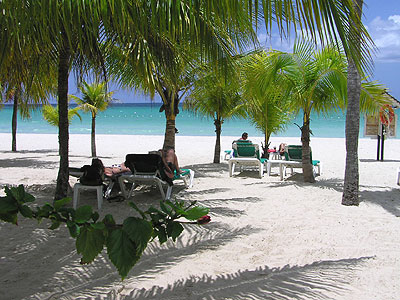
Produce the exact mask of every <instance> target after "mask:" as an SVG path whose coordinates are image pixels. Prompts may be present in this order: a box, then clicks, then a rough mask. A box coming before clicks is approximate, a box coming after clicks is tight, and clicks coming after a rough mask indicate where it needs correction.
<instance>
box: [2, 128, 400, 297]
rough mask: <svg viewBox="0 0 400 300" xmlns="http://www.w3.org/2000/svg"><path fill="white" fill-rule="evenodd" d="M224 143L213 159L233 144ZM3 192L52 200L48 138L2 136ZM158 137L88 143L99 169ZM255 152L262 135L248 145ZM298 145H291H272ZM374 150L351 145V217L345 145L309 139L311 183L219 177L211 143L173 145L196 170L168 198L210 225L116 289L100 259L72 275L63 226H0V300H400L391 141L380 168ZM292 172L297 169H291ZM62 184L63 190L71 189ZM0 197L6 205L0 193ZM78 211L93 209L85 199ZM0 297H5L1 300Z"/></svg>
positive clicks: (54, 160)
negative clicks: (14, 189) (356, 190)
mask: <svg viewBox="0 0 400 300" xmlns="http://www.w3.org/2000/svg"><path fill="white" fill-rule="evenodd" d="M236 138H237V137H225V136H224V137H222V141H221V147H222V148H221V149H222V151H223V150H227V149H230V146H231V143H232V140H233V139H236ZM0 140H1V141H2V142H1V144H0V167H1V170H2V172H1V174H0V186H3V185H5V184H11V185H18V184H21V183H22V184H24V185H25V186H26V187H27V189H28V190H29V192H30V193H32V194H33V195H34V196H35V197H36V198H37V202H38V203H41V204H43V203H45V202H51V201H52V198H53V195H54V188H55V180H56V177H57V173H58V165H59V156H58V136H57V135H56V134H18V135H17V143H18V145H17V149H18V150H19V152H17V153H13V152H11V151H10V148H11V134H0ZM163 140H164V136H137V135H131V136H124V135H96V146H97V151H98V155H99V157H100V158H101V159H102V161H103V162H104V163H105V165H111V164H114V163H120V162H122V161H123V160H124V158H125V155H126V154H128V153H147V152H148V151H152V150H157V149H159V148H160V147H161V146H162V143H163ZM250 140H252V141H253V142H254V143H260V142H261V141H262V138H261V137H252V136H250ZM281 142H285V143H288V144H300V137H297V138H286V137H273V138H271V146H278V145H279V144H280V143H281ZM376 142H377V141H376V140H371V139H360V141H359V161H360V163H359V169H360V197H361V200H362V202H361V203H360V206H359V207H345V206H343V205H341V195H342V189H343V178H344V167H345V139H344V138H332V139H329V138H313V137H311V147H312V151H313V159H318V160H320V161H321V164H322V169H321V171H322V174H321V176H319V177H317V178H316V181H317V182H316V183H315V184H308V183H304V182H303V181H302V176H301V174H294V175H293V176H287V177H286V179H285V180H284V181H280V180H279V176H278V175H277V170H276V169H273V170H272V174H271V176H268V175H267V174H266V173H265V174H264V176H263V178H262V179H259V178H257V176H256V175H255V173H256V172H251V171H245V172H243V173H239V172H236V173H235V175H234V176H233V177H229V175H228V164H227V162H226V161H223V162H222V163H221V164H213V163H212V160H213V155H214V145H215V137H211V136H208V137H198V136H189V137H183V136H179V135H178V136H177V137H176V151H177V155H178V158H179V163H180V166H181V167H189V168H191V169H193V170H194V171H195V178H194V186H193V188H191V189H184V188H183V186H181V185H176V186H174V188H173V197H174V198H176V199H178V200H183V201H194V200H195V201H198V204H199V205H203V206H206V207H209V208H210V216H211V222H210V223H209V224H207V225H205V226H193V227H190V226H185V231H184V233H183V234H182V236H181V237H179V239H178V241H177V242H176V243H172V242H167V243H166V244H163V245H159V243H158V241H154V242H152V243H151V245H150V246H149V248H148V249H146V251H145V253H144V255H143V256H142V258H141V259H140V261H139V263H138V264H137V265H136V266H135V267H134V268H133V269H132V271H131V272H130V273H129V275H128V276H127V278H126V279H125V280H124V281H123V282H122V281H121V280H120V278H119V276H118V274H117V272H116V270H115V268H114V267H113V266H112V264H111V263H110V262H109V259H108V257H107V254H106V252H105V251H103V253H102V254H101V255H100V256H99V257H98V258H96V260H95V262H94V263H92V264H90V265H80V264H79V260H80V257H79V255H77V254H76V250H75V240H74V239H72V238H70V237H69V233H68V230H67V229H66V228H65V227H60V228H59V229H57V230H55V231H51V230H48V229H47V228H48V226H49V224H48V223H46V222H43V223H42V224H40V225H38V224H37V222H36V221H34V220H29V219H23V218H21V219H19V226H13V225H11V224H6V223H0V235H1V236H2V241H3V242H2V243H0V252H1V253H2V255H1V259H0V282H1V284H0V294H1V295H3V298H4V300H22V299H50V298H52V299H60V300H61V299H77V298H79V299H93V300H94V299H109V300H110V299H112V300H117V299H118V300H129V299H132V300H141V299H160V300H161V299H188V300H197V299H199V298H205V299H209V298H210V299H211V298H213V299H216V300H223V299H236V298H237V297H238V295H241V297H243V299H246V298H251V297H254V298H257V299H274V295H276V294H278V295H286V297H287V298H298V299H300V298H308V299H335V300H348V299H356V300H357V299H360V300H364V299H375V300H376V299H378V300H380V299H381V300H388V299H390V300H391V299H393V300H395V299H397V298H398V295H399V294H400V279H399V278H398V270H399V269H400V249H399V247H398V242H397V240H398V232H399V231H400V222H399V217H400V188H399V186H397V185H396V183H395V180H396V170H397V168H398V167H399V166H400V157H399V156H400V155H399V152H398V149H400V140H399V139H390V140H387V141H386V142H385V160H384V161H383V162H380V161H376ZM69 159H70V166H71V167H81V166H82V165H83V164H87V163H90V159H91V158H90V136H89V135H70V153H69ZM299 172H301V171H299ZM74 180H75V179H73V178H71V180H70V183H71V185H73V184H74ZM0 195H4V192H3V190H1V192H0ZM159 195H160V193H159V191H158V190H156V189H155V188H148V187H143V188H141V189H140V190H139V191H137V193H135V195H134V197H132V198H131V199H129V201H133V202H135V204H136V205H138V206H139V207H140V208H142V209H146V208H148V207H149V206H150V205H153V206H155V207H157V205H159ZM79 204H80V205H85V204H88V205H92V206H94V207H96V206H97V200H96V196H95V194H93V193H90V192H87V193H83V195H82V198H81V200H80V203H79ZM106 214H112V215H113V216H116V218H117V221H121V220H123V219H124V218H126V217H127V216H131V215H132V210H131V209H130V208H129V206H128V201H123V202H108V201H104V203H103V209H102V210H101V211H100V217H101V218H102V217H104V215H106ZM3 298H2V299H3Z"/></svg>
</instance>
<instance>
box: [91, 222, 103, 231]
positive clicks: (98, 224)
mask: <svg viewBox="0 0 400 300" xmlns="http://www.w3.org/2000/svg"><path fill="white" fill-rule="evenodd" d="M90 226H92V227H93V228H94V229H99V230H104V229H105V228H106V225H104V223H103V222H99V223H94V224H91V225H90Z"/></svg>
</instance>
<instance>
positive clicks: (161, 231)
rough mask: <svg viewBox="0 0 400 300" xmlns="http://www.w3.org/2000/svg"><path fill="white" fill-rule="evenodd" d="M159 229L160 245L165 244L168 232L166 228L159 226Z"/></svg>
mask: <svg viewBox="0 0 400 300" xmlns="http://www.w3.org/2000/svg"><path fill="white" fill-rule="evenodd" d="M157 229H158V231H157V236H158V240H159V241H160V244H163V243H165V242H166V241H167V232H166V231H165V227H164V226H159V227H158V228H157Z"/></svg>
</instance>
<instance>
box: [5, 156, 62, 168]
mask: <svg viewBox="0 0 400 300" xmlns="http://www.w3.org/2000/svg"><path fill="white" fill-rule="evenodd" d="M58 166H59V164H58V162H52V161H45V160H39V159H38V158H37V157H21V158H10V159H0V168H39V169H56V168H58Z"/></svg>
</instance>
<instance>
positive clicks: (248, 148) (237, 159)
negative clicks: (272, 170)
mask: <svg viewBox="0 0 400 300" xmlns="http://www.w3.org/2000/svg"><path fill="white" fill-rule="evenodd" d="M232 148H233V151H234V157H232V158H231V159H229V161H228V164H229V176H230V177H232V176H233V172H234V171H235V166H236V165H238V166H240V169H241V170H242V169H243V168H244V167H253V168H256V169H258V173H259V177H260V178H262V176H263V172H264V162H266V161H267V160H266V159H264V158H260V150H259V146H258V145H257V144H253V143H249V142H241V141H234V142H233V144H232Z"/></svg>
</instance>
